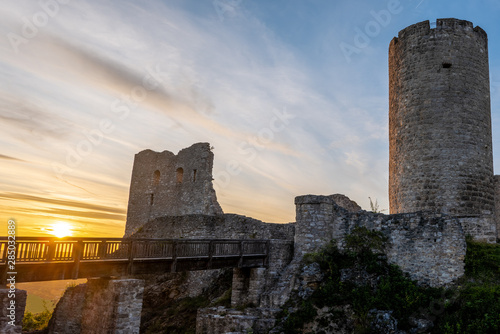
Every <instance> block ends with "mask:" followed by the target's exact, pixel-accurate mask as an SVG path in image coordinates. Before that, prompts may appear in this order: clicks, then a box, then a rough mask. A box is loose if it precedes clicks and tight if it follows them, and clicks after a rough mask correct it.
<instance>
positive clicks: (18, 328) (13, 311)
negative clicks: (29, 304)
mask: <svg viewBox="0 0 500 334" xmlns="http://www.w3.org/2000/svg"><path fill="white" fill-rule="evenodd" d="M14 291H15V292H12V291H11V290H10V289H0V301H1V303H0V305H2V310H1V311H0V333H2V334H14V333H16V334H17V333H19V334H20V333H22V322H23V316H24V309H25V307H26V297H27V293H26V291H24V290H19V289H15V290H14ZM13 293H14V296H12V294H13ZM11 301H14V304H12V303H11ZM11 305H13V306H11ZM12 321H13V325H12Z"/></svg>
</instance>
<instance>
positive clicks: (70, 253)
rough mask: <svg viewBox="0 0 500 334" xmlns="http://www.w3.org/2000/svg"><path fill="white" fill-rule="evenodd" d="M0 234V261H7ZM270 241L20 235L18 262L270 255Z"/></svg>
mask: <svg viewBox="0 0 500 334" xmlns="http://www.w3.org/2000/svg"><path fill="white" fill-rule="evenodd" d="M7 250H8V239H7V237H0V264H1V263H5V262H6V261H7V260H8V257H7V254H8V252H7ZM268 252H269V241H267V240H227V239H212V240H206V239H190V240H183V239H120V238H61V239H59V238H55V237H54V238H43V237H23V238H21V237H17V238H16V260H15V261H16V263H33V262H70V261H105V260H127V261H131V260H136V259H155V258H156V259H158V258H167V259H168V258H172V259H176V258H196V257H200V258H202V257H206V258H209V259H211V258H213V257H231V256H240V257H242V256H246V255H260V256H267V255H268Z"/></svg>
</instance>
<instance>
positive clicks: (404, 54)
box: [125, 19, 500, 333]
mask: <svg viewBox="0 0 500 334" xmlns="http://www.w3.org/2000/svg"><path fill="white" fill-rule="evenodd" d="M389 82H390V89H389V92H390V93H389V95H390V96H389V100H390V101H389V104H390V110H389V122H390V124H389V132H390V133H389V142H390V162H389V170H390V173H389V174H390V178H389V199H390V211H391V214H390V215H384V214H381V213H373V212H366V211H363V210H361V209H360V208H359V206H357V205H356V204H355V203H353V202H352V201H350V200H349V199H348V198H346V197H345V196H342V195H331V196H315V195H305V196H299V197H297V198H296V199H295V204H296V222H295V223H290V224H269V223H265V222H261V221H258V220H255V219H252V218H248V217H244V216H239V215H233V214H224V213H223V212H222V209H221V208H220V206H219V204H218V203H217V199H216V196H215V191H214V189H213V186H212V165H213V153H212V152H211V151H210V148H209V144H207V143H198V144H194V145H193V146H191V147H190V148H187V149H184V150H182V151H180V152H179V154H178V155H177V156H176V155H174V154H173V153H171V152H168V151H165V152H162V153H156V152H153V151H150V150H146V151H142V152H140V153H138V154H137V155H136V157H135V161H134V167H133V172H132V181H131V187H130V199H129V207H128V215H127V226H126V233H125V235H126V236H132V237H157V238H179V237H182V238H232V239H253V238H262V239H269V240H270V242H271V249H272V250H271V254H270V256H271V259H270V261H269V266H268V268H253V269H249V270H242V269H240V268H234V271H233V289H232V296H231V305H232V306H233V307H236V306H241V305H246V304H249V303H251V304H253V305H255V306H257V308H255V309H254V308H252V309H249V310H248V313H247V314H246V315H245V317H246V318H245V322H244V323H243V322H242V320H241V319H242V318H241V315H239V314H236V315H234V316H233V315H232V313H231V312H232V311H229V310H227V309H223V310H222V311H221V310H217V309H205V310H200V311H199V312H198V322H197V332H199V333H220V332H224V330H228V331H229V328H237V329H238V330H241V331H243V330H244V329H245V328H247V329H248V328H252V329H255V328H261V327H262V328H268V329H269V328H271V327H269V326H272V324H273V323H274V322H273V319H272V318H273V316H274V314H275V312H276V309H278V308H279V307H281V306H283V305H284V303H285V302H286V301H287V299H288V298H289V296H290V294H291V292H292V291H293V290H297V289H299V288H300V284H302V283H300V279H299V276H300V272H301V270H302V269H301V268H302V267H301V260H302V257H303V255H304V254H306V253H309V252H314V251H317V250H318V249H319V248H320V247H322V246H324V245H326V244H327V243H329V242H330V241H331V240H332V239H336V240H337V241H338V243H339V246H340V247H342V244H343V237H344V236H345V235H346V234H347V233H350V232H351V231H352V230H353V229H354V228H356V227H362V226H363V227H367V228H369V229H371V230H376V231H380V232H382V233H383V234H384V235H385V236H387V237H388V240H389V245H388V250H387V258H388V260H389V262H391V263H394V264H397V265H398V266H400V267H401V268H402V269H403V271H405V272H407V273H408V274H409V275H410V276H411V277H412V278H413V279H415V280H417V281H418V282H419V283H420V284H425V285H430V286H444V285H448V284H451V283H452V282H454V281H456V280H457V279H458V278H460V277H461V276H462V275H463V274H464V266H465V264H464V259H465V252H466V242H465V238H466V236H467V235H471V236H472V237H473V238H475V239H476V240H482V241H486V242H490V243H494V242H496V239H497V238H498V237H499V235H498V234H497V232H499V231H500V228H497V225H496V224H498V222H500V219H498V218H497V217H500V186H499V182H500V181H499V180H500V176H494V175H493V159H492V135H491V114H490V96H489V74H488V46H487V36H486V33H485V32H484V31H483V30H482V29H481V28H479V27H473V24H472V23H471V22H468V21H462V20H457V19H438V20H437V23H436V28H434V29H431V27H430V24H429V21H424V22H421V23H417V24H415V25H412V26H409V27H407V28H406V29H403V30H402V31H400V32H399V34H398V37H395V38H394V39H393V40H392V41H391V43H390V47H389ZM273 312H274V313H273ZM231 317H232V318H231ZM259 326H260V327H259ZM266 326H267V327H266Z"/></svg>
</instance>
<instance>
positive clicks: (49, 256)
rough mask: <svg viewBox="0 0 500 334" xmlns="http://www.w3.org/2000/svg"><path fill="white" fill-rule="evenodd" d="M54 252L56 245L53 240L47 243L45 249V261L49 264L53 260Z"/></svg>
mask: <svg viewBox="0 0 500 334" xmlns="http://www.w3.org/2000/svg"><path fill="white" fill-rule="evenodd" d="M55 252H56V243H55V242H54V240H50V241H49V249H47V258H46V259H45V261H47V262H50V261H52V259H53V258H54V254H55Z"/></svg>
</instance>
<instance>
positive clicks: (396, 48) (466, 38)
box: [389, 19, 494, 216]
mask: <svg viewBox="0 0 500 334" xmlns="http://www.w3.org/2000/svg"><path fill="white" fill-rule="evenodd" d="M389 145H390V147H389V156H390V158H389V201H390V211H391V213H403V212H416V211H422V210H426V211H432V212H435V213H447V214H453V215H458V216H469V215H481V214H492V213H493V209H494V197H493V196H494V184H493V157H492V138H491V112H490V83H489V69H488V39H487V35H486V33H485V32H484V30H482V29H481V28H480V27H475V28H474V27H473V24H472V23H471V22H468V21H462V20H457V19H439V20H437V22H436V28H434V29H431V28H430V25H429V21H424V22H420V23H417V24H414V25H412V26H409V27H407V28H406V29H403V30H401V31H400V32H399V34H398V37H395V38H394V39H393V40H392V41H391V43H390V46H389Z"/></svg>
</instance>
